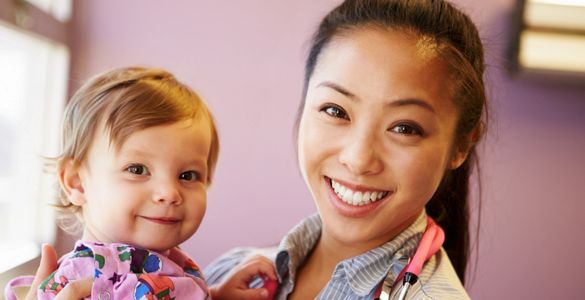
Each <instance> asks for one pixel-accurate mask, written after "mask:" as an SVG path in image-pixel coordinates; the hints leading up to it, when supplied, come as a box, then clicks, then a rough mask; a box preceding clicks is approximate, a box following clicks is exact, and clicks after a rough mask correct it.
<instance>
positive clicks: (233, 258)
mask: <svg viewBox="0 0 585 300" xmlns="http://www.w3.org/2000/svg"><path fill="white" fill-rule="evenodd" d="M277 251H278V247H268V248H256V247H238V248H234V249H231V250H229V251H228V252H226V253H224V254H222V255H221V256H219V257H218V258H216V259H215V260H214V261H212V262H211V263H210V264H209V265H207V267H205V269H204V270H203V274H204V275H205V279H206V281H207V284H208V285H212V284H216V283H220V282H221V281H222V280H223V278H224V276H225V275H227V274H228V273H229V272H230V271H231V270H232V269H233V268H234V267H235V266H237V265H239V264H240V263H242V262H244V261H247V260H249V259H251V258H252V257H255V256H265V257H268V258H269V259H271V260H274V257H275V255H276V252H277Z"/></svg>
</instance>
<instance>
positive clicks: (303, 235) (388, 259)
mask: <svg viewBox="0 0 585 300" xmlns="http://www.w3.org/2000/svg"><path fill="white" fill-rule="evenodd" d="M426 225H427V220H426V213H425V212H424V211H423V212H422V213H421V214H420V215H419V216H418V217H417V219H416V220H415V221H414V222H413V223H412V224H411V225H410V226H409V227H407V228H406V229H405V230H404V231H402V232H401V233H400V234H399V235H398V236H396V237H395V238H394V239H392V240H391V241H389V242H387V243H385V244H383V245H382V246H380V247H378V248H375V249H372V250H370V251H368V252H366V253H364V254H361V255H358V256H355V257H352V258H349V259H346V260H344V261H341V262H340V263H339V264H337V266H336V267H335V271H334V273H333V276H332V277H338V278H339V277H341V278H344V279H342V280H346V281H347V283H348V285H349V286H350V287H351V289H352V290H353V292H354V293H355V294H356V295H359V296H366V295H368V294H370V293H371V292H372V289H375V288H376V287H377V286H378V284H379V283H380V282H381V281H382V280H384V278H386V277H388V278H387V279H390V280H392V282H394V281H395V278H396V277H398V275H399V274H400V272H401V271H402V269H403V268H404V267H405V266H406V264H407V263H408V258H409V257H412V255H414V252H415V251H416V247H417V245H418V242H419V240H420V238H421V236H422V233H423V232H424V230H425V228H426ZM321 226H322V223H321V218H320V217H319V215H318V214H314V215H312V216H310V217H308V218H306V219H305V220H303V221H302V222H301V223H299V224H298V225H297V226H295V227H294V228H293V229H292V230H291V231H290V232H289V233H288V234H287V235H286V236H285V237H284V239H283V240H282V242H281V243H280V246H279V249H278V253H277V255H276V259H275V262H276V269H277V275H278V277H279V280H280V281H281V282H282V280H283V279H286V280H287V281H288V284H287V286H288V287H290V289H291V290H292V287H293V285H294V282H293V280H294V278H295V273H296V270H297V268H298V267H299V266H300V265H301V264H302V263H303V262H304V261H305V259H306V257H307V255H308V254H309V252H310V251H311V250H312V249H313V247H314V246H315V244H316V243H317V241H318V240H319V237H320V235H321ZM359 274H371V276H359Z"/></svg>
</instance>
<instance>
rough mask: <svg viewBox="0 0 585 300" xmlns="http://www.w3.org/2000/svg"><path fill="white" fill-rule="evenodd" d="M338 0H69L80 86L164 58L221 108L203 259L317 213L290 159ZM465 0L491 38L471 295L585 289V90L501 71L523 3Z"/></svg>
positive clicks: (568, 295)
mask: <svg viewBox="0 0 585 300" xmlns="http://www.w3.org/2000/svg"><path fill="white" fill-rule="evenodd" d="M337 2H338V1H337V0H327V1H325V0H321V1H313V0H294V1H292V0H289V1H263V0H246V1H202V0H198V1H173V2H172V5H170V4H169V6H167V7H163V6H162V5H161V3H162V2H155V1H140V0H131V1H113V0H108V1H76V2H75V3H74V4H75V5H76V7H75V12H74V14H75V17H74V32H73V41H74V48H73V66H72V84H73V86H74V87H77V86H78V84H79V83H80V82H81V81H83V80H84V79H86V78H87V77H88V76H89V75H90V74H93V73H96V72H99V71H102V70H105V69H108V68H112V67H115V66H121V65H129V64H142V65H151V66H161V67H164V68H168V69H170V70H171V71H173V72H175V73H176V74H177V75H178V77H179V78H181V79H182V80H183V81H185V82H186V83H188V84H190V85H191V86H193V87H194V88H195V89H196V90H198V91H199V93H200V94H201V96H202V97H203V98H204V99H206V101H207V102H208V103H209V105H210V107H211V109H212V111H213V112H214V114H215V117H216V119H217V122H218V124H219V130H220V135H221V142H222V150H221V156H220V163H219V166H218V170H217V177H216V179H215V180H216V181H215V184H214V186H213V187H212V190H211V191H210V196H209V205H208V212H207V215H206V218H205V220H204V224H203V225H202V227H201V228H200V230H199V232H198V233H197V234H196V235H195V237H193V238H192V239H191V240H190V241H188V242H186V243H185V245H184V246H185V249H186V250H187V251H188V252H189V253H190V254H191V255H193V256H194V257H196V258H197V259H198V261H199V262H200V263H201V264H202V265H206V264H207V263H209V262H210V261H211V260H212V259H213V258H214V257H216V256H217V255H219V254H220V253H222V252H224V251H226V250H228V249H229V248H231V247H234V246H242V245H257V246H264V245H272V244H277V243H278V241H279V240H280V238H281V237H282V236H283V235H284V234H285V233H286V232H287V230H288V229H289V228H291V227H292V226H293V225H294V224H296V222H297V221H299V220H300V219H301V218H302V217H304V216H306V215H308V214H310V213H312V212H313V211H314V206H313V204H312V200H311V199H310V197H309V194H308V192H307V191H306V189H305V187H304V184H303V182H302V179H301V178H300V175H299V172H298V170H297V167H296V159H295V154H294V146H293V139H292V128H293V119H294V115H295V111H296V107H297V104H298V102H299V99H300V92H301V85H302V67H303V66H302V65H303V59H304V56H305V53H306V50H307V49H306V48H307V43H308V42H307V41H308V39H309V35H310V33H311V32H312V29H313V28H314V26H315V25H316V23H317V22H318V20H319V18H320V17H321V16H322V15H323V14H324V13H325V12H326V11H327V10H328V9H330V8H331V7H332V6H333V5H334V4H336V3H337ZM165 3H171V2H165ZM457 3H458V4H459V5H460V6H461V7H463V8H464V10H466V11H467V12H468V13H469V14H470V15H471V16H472V18H473V19H474V20H475V21H476V22H477V23H478V24H479V26H480V29H481V32H482V35H483V37H484V39H485V41H486V44H487V48H488V53H487V56H488V63H489V65H490V68H489V75H490V77H489V82H490V84H489V90H490V93H491V95H490V96H491V97H490V98H491V100H492V108H491V109H492V111H491V117H492V123H491V128H490V134H489V136H488V139H487V142H486V143H485V145H484V156H483V164H482V166H483V171H484V178H483V185H484V188H485V193H484V206H483V219H482V227H481V233H480V250H479V257H478V266H477V270H476V272H475V279H474V281H473V283H472V285H471V286H470V287H469V289H470V293H471V295H472V297H473V298H474V299H527V298H530V299H552V298H555V299H577V298H580V297H582V295H583V294H584V293H585V285H583V284H582V283H581V281H582V278H583V276H582V271H581V270H582V269H583V268H585V256H584V255H583V253H585V241H584V239H583V234H580V233H579V231H578V230H579V229H581V228H582V227H585V218H583V217H581V212H582V211H584V210H585V175H584V171H585V159H584V158H583V153H585V118H583V117H582V116H583V115H585V97H584V95H585V88H583V87H575V86H568V85H559V84H552V83H546V82H544V83H543V82H531V81H527V80H520V79H514V78H510V77H508V76H507V75H506V74H505V72H504V63H505V58H504V50H505V47H506V46H507V39H508V35H509V33H508V32H507V28H508V26H509V19H508V16H509V14H510V11H511V9H512V6H513V5H514V3H515V1H513V0H497V1H479V0H474V1H463V0H459V1H457ZM472 260H473V259H472ZM563 272H564V273H563ZM561 274H566V275H565V276H563V275H561Z"/></svg>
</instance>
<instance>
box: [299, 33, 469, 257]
mask: <svg viewBox="0 0 585 300" xmlns="http://www.w3.org/2000/svg"><path fill="white" fill-rule="evenodd" d="M451 86H452V82H451V79H450V75H449V72H448V71H447V68H446V66H445V65H444V63H443V62H442V60H441V59H440V58H438V57H437V56H436V53H435V51H434V50H433V48H432V44H430V43H428V42H425V41H424V40H422V39H419V38H417V37H415V36H414V35H411V34H407V33H404V32H400V31H391V30H382V29H360V30H353V31H349V32H345V33H344V34H342V35H338V36H337V37H335V38H333V40H332V41H331V42H330V43H329V44H328V45H327V46H326V47H325V48H324V49H323V51H322V52H321V55H320V56H319V61H318V63H317V65H316V67H315V71H314V73H313V76H312V77H311V79H310V81H309V85H308V90H307V96H306V102H305V107H304V110H303V113H302V118H301V121H300V127H299V163H300V167H301V171H302V173H303V177H304V179H305V181H306V183H307V185H308V187H309V189H310V191H311V193H312V195H313V198H314V199H315V202H316V204H317V208H318V210H319V213H320V215H321V218H322V220H323V232H322V240H323V241H325V240H328V241H334V242H336V243H338V244H339V245H349V246H350V247H352V248H353V249H356V250H357V249H362V250H363V251H365V250H368V249H371V248H373V247H376V246H378V245H381V244H383V243H385V242H386V241H388V240H390V239H392V238H393V237H394V236H396V235H397V234H398V233H399V232H400V231H402V230H403V229H405V228H406V227H407V226H408V225H409V224H411V222H412V221H414V219H415V218H416V217H417V216H418V215H419V213H420V212H421V211H422V209H423V208H424V206H425V204H426V203H427V202H428V201H429V200H430V198H431V196H432V195H433V193H434V192H435V191H436V190H437V188H438V186H439V183H440V182H441V179H442V177H443V174H444V173H445V172H446V170H448V169H451V168H456V167H458V166H459V165H460V164H461V163H462V162H463V161H464V159H465V156H466V155H465V153H460V152H458V151H454V148H456V147H454V145H453V141H454V133H455V125H456V121H457V110H456V107H455V105H454V104H453V102H452V100H451V98H452V91H451Z"/></svg>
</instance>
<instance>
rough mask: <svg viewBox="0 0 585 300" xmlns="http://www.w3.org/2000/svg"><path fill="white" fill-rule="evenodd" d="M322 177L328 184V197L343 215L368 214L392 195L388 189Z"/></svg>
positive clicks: (357, 216) (352, 216)
mask: <svg viewBox="0 0 585 300" xmlns="http://www.w3.org/2000/svg"><path fill="white" fill-rule="evenodd" d="M324 178H325V182H326V184H327V185H328V186H329V198H330V200H331V203H332V205H333V207H334V208H335V209H336V210H337V212H338V213H339V214H341V215H343V216H345V217H351V218H361V217H365V216H368V215H369V214H370V213H372V212H373V211H375V210H376V209H377V208H378V207H380V205H381V204H383V203H384V202H385V201H387V200H388V199H389V198H390V196H391V195H392V193H391V192H390V191H384V190H379V189H373V188H369V187H365V186H360V185H353V184H348V183H345V182H341V181H339V180H335V179H332V178H328V177H324Z"/></svg>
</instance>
